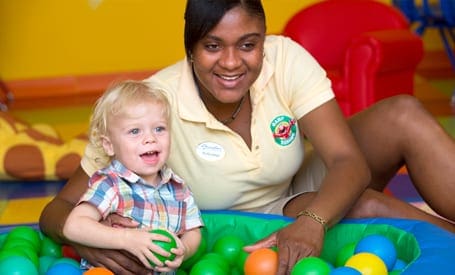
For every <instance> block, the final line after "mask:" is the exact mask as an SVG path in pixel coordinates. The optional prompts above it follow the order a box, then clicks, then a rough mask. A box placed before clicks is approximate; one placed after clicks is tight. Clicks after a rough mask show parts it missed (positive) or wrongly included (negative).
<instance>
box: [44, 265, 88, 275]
mask: <svg viewBox="0 0 455 275" xmlns="http://www.w3.org/2000/svg"><path fill="white" fill-rule="evenodd" d="M63 274H65V275H82V270H81V269H80V268H79V266H75V265H74V264H71V263H65V262H61V263H57V264H53V265H51V266H50V267H49V269H48V270H47V272H46V275H63Z"/></svg>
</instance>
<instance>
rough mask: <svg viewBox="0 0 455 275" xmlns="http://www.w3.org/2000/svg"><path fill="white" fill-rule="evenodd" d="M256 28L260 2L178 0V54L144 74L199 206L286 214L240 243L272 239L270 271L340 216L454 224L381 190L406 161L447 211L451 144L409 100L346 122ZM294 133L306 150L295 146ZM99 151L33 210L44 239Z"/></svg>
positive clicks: (302, 64) (300, 57)
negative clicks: (157, 92)
mask: <svg viewBox="0 0 455 275" xmlns="http://www.w3.org/2000/svg"><path fill="white" fill-rule="evenodd" d="M265 32H266V24H265V15H264V10H263V7H262V5H261V2H260V1H259V0H237V1H236V0H220V1H210V0H200V1H197V0H189V1H188V2H187V7H186V12H185V49H186V54H187V59H185V60H183V61H181V62H179V63H177V64H175V65H172V66H170V67H168V68H165V69H164V70H162V71H161V72H158V73H157V74H155V75H153V76H152V77H151V78H150V79H149V80H148V81H149V82H150V83H151V85H153V86H155V87H158V88H160V89H162V90H163V91H164V92H165V93H166V94H167V95H168V97H169V101H170V104H171V105H172V107H173V108H174V112H173V114H172V131H173V132H172V137H173V140H172V146H173V147H172V150H171V156H170V158H169V165H170V167H172V168H173V170H174V171H175V172H176V173H177V174H179V175H181V176H182V177H183V178H184V179H185V181H186V182H187V183H188V185H189V186H190V187H191V189H192V191H193V193H194V196H195V199H196V202H197V203H198V205H199V207H200V208H201V209H237V210H242V211H256V212H263V213H281V214H284V215H286V216H290V217H297V219H296V220H295V222H293V223H292V224H290V225H289V226H287V227H285V228H283V229H281V230H279V231H277V232H275V233H274V234H272V235H270V236H268V237H267V238H265V239H264V240H262V241H260V242H258V243H256V244H254V245H252V246H249V247H246V248H245V249H246V250H247V251H252V250H254V249H257V248H259V247H264V246H271V245H275V244H276V245H278V249H279V251H280V254H279V257H280V266H279V271H278V273H279V274H285V273H288V272H289V271H290V270H291V268H292V266H293V265H294V263H295V262H296V261H297V260H298V259H300V258H301V257H305V256H310V255H318V254H319V253H320V251H321V248H322V244H323V238H324V233H325V229H326V228H327V227H330V226H332V225H334V224H336V223H337V222H338V221H339V220H340V219H341V218H343V217H345V216H347V217H363V218H364V217H378V216H383V217H401V218H412V219H420V220H425V221H428V222H431V223H433V224H436V225H438V226H441V227H443V228H445V229H447V230H450V231H455V229H454V225H453V223H452V222H450V221H447V220H444V219H440V218H438V217H435V216H432V215H429V214H426V213H425V212H423V211H420V210H418V209H417V208H415V207H413V206H411V205H409V204H407V203H404V202H401V201H399V200H397V199H394V198H392V197H388V196H385V195H384V194H383V193H381V191H382V190H383V189H384V188H385V186H386V184H387V183H388V181H389V180H390V179H391V177H393V176H394V175H395V173H396V172H397V170H398V169H399V168H400V167H401V166H402V165H403V164H406V165H407V167H408V170H409V173H410V175H411V177H412V179H413V180H414V184H415V186H416V188H417V189H418V190H419V191H420V193H421V194H422V196H423V198H424V199H425V200H426V201H427V202H428V203H429V205H430V206H431V207H432V208H433V209H434V210H435V211H437V212H438V213H439V214H440V215H442V216H444V217H446V218H447V219H449V220H451V221H454V220H455V211H454V210H455V202H454V201H453V200H451V198H452V197H453V196H454V195H455V183H454V179H455V142H454V141H453V139H451V137H450V136H448V135H447V133H445V132H444V131H443V129H442V128H441V127H440V125H439V124H438V123H437V121H435V120H434V119H433V118H432V117H431V116H430V115H429V114H428V112H426V111H425V110H424V109H423V108H422V106H421V105H420V104H419V102H418V101H417V100H416V99H415V98H413V97H410V96H399V97H395V98H390V99H387V100H384V101H382V102H380V103H378V104H376V105H375V106H373V107H371V108H369V109H368V110H366V111H364V112H362V113H359V114H357V115H356V116H354V117H352V118H351V119H349V121H348V123H346V120H345V119H344V117H343V115H342V113H341V111H340V109H339V108H338V106H337V104H336V101H335V99H334V95H333V92H332V90H331V87H330V81H329V80H328V79H327V77H326V75H325V72H324V71H323V69H322V68H321V67H320V66H319V65H318V64H317V63H316V61H315V60H314V59H313V58H312V57H311V56H310V55H309V54H308V53H307V52H306V51H305V50H304V49H303V48H301V47H300V46H299V45H297V44H296V43H294V42H292V41H291V40H289V39H287V38H284V37H280V36H266V35H265ZM304 137H305V138H308V139H309V140H310V141H311V144H312V147H313V148H314V150H312V148H308V147H304V144H305V143H306V142H305V141H304ZM435 141H438V143H435ZM428 144H432V146H431V147H429V146H428ZM318 156H320V157H318ZM98 158H99V154H97V153H96V152H95V151H94V150H93V149H91V148H90V146H88V148H87V151H86V155H85V157H84V159H83V160H82V162H81V167H80V168H79V169H78V170H77V171H76V172H75V174H74V175H73V177H71V179H70V180H69V181H68V183H67V184H66V186H65V187H64V188H63V190H62V191H61V192H60V193H59V194H58V195H57V196H56V198H55V199H54V200H53V201H52V202H50V203H49V205H48V206H47V207H46V209H45V210H44V211H43V213H42V216H41V220H40V226H41V229H42V230H43V231H44V232H45V233H46V234H49V235H50V236H52V237H53V238H54V239H55V240H59V241H65V240H64V238H63V237H62V233H61V231H62V224H63V223H64V220H65V218H66V216H67V215H68V212H69V211H70V210H71V209H72V208H73V207H74V204H75V203H76V202H77V200H78V199H79V196H80V195H81V194H82V193H83V192H84V191H85V189H86V188H87V179H88V175H90V174H91V173H93V172H94V171H95V170H96V169H97V168H99V167H101V166H103V165H105V164H104V163H97V162H96V160H97V159H98ZM429 183H431V185H430V184H429ZM367 187H369V188H367ZM106 222H111V223H114V217H111V219H109V220H108V221H106ZM115 222H116V223H121V224H122V225H123V226H134V223H128V222H126V221H124V220H121V221H119V220H118V219H115ZM77 249H78V251H79V253H80V254H82V255H83V256H84V257H85V258H86V259H91V261H92V263H93V264H99V265H105V266H107V267H109V268H110V269H111V270H113V271H114V272H115V273H116V274H140V273H141V272H143V270H142V269H140V266H139V265H138V264H137V261H136V260H132V259H131V257H130V256H129V255H127V254H121V253H119V252H118V251H99V250H95V249H90V248H86V247H82V246H77Z"/></svg>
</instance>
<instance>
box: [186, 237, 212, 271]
mask: <svg viewBox="0 0 455 275" xmlns="http://www.w3.org/2000/svg"><path fill="white" fill-rule="evenodd" d="M206 251H207V241H206V238H205V237H204V235H202V238H201V242H200V243H199V246H198V248H197V250H196V252H194V254H193V255H192V256H191V257H189V258H188V259H186V260H185V261H183V263H182V265H181V266H180V269H182V270H185V269H189V268H190V267H191V266H193V265H194V264H195V263H196V262H197V261H199V260H200V259H201V257H202V256H203V255H204V254H205V253H206Z"/></svg>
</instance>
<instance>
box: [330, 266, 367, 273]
mask: <svg viewBox="0 0 455 275" xmlns="http://www.w3.org/2000/svg"><path fill="white" fill-rule="evenodd" d="M330 275H362V273H360V271H358V270H357V269H355V268H353V267H350V266H340V267H337V268H335V269H333V270H332V271H331V272H330Z"/></svg>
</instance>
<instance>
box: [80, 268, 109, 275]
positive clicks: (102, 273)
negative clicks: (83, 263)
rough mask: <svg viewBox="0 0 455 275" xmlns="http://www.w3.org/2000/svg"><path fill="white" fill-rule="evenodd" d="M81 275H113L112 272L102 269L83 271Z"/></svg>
mask: <svg viewBox="0 0 455 275" xmlns="http://www.w3.org/2000/svg"><path fill="white" fill-rule="evenodd" d="M83 275H114V272H112V271H110V270H109V269H106V268H104V267H92V268H90V269H89V270H87V271H85V272H84V274H83Z"/></svg>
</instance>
